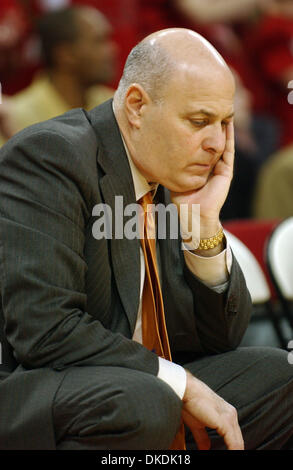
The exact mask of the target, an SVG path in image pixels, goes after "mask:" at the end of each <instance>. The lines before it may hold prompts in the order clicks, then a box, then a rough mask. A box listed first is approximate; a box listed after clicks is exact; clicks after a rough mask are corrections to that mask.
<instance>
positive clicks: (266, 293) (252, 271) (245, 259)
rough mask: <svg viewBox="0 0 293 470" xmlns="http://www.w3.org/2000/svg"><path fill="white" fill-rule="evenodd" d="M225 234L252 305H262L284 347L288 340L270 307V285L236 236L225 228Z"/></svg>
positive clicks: (256, 262)
mask: <svg viewBox="0 0 293 470" xmlns="http://www.w3.org/2000/svg"><path fill="white" fill-rule="evenodd" d="M225 235H226V238H227V241H228V243H229V245H230V247H231V249H232V252H233V253H234V255H235V258H236V259H237V261H238V263H239V265H240V267H241V269H242V272H243V275H244V278H245V281H246V285H247V288H248V290H249V293H250V295H251V300H252V303H253V305H262V306H263V307H264V311H265V313H266V314H267V316H268V318H269V319H270V321H271V323H272V325H273V328H274V330H275V332H276V335H277V337H278V340H279V343H280V346H281V347H282V348H286V347H287V343H288V341H286V338H285V336H284V334H283V331H282V329H281V327H280V324H279V319H278V318H277V316H276V314H275V312H274V310H273V308H272V305H271V291H270V287H269V285H268V282H267V279H266V277H265V275H264V272H263V270H262V268H261V266H260V264H259V262H258V260H257V259H256V257H255V256H254V254H253V253H252V252H251V251H250V249H249V248H248V247H247V246H246V245H245V244H244V243H243V242H242V241H241V240H239V238H238V237H236V236H235V235H233V234H232V233H230V232H229V231H227V230H225Z"/></svg>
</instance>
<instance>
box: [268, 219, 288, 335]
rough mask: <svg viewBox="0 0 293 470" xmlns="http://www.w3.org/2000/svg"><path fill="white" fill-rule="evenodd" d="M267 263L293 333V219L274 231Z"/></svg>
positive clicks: (280, 224) (269, 243)
mask: <svg viewBox="0 0 293 470" xmlns="http://www.w3.org/2000/svg"><path fill="white" fill-rule="evenodd" d="M266 262H267V266H268V270H269V273H270V276H271V279H272V282H273V284H274V286H275V289H276V291H277V294H278V296H279V299H280V303H281V305H282V309H283V313H284V316H285V317H286V318H287V320H288V322H289V324H290V327H291V329H292V331H293V312H292V304H293V217H289V218H288V219H285V220H283V221H282V222H280V223H279V224H278V225H277V227H275V229H274V230H273V232H272V234H271V236H270V238H269V240H268V243H267V249H266Z"/></svg>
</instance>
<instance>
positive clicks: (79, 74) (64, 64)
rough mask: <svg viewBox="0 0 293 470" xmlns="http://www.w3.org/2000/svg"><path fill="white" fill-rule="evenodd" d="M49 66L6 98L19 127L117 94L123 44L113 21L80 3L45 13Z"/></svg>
mask: <svg viewBox="0 0 293 470" xmlns="http://www.w3.org/2000/svg"><path fill="white" fill-rule="evenodd" d="M38 31H39V36H40V40H41V45H42V56H43V60H44V66H45V68H44V70H43V71H42V72H41V73H40V74H38V75H37V76H36V78H35V79H34V81H33V82H32V83H31V84H30V85H29V86H28V87H27V88H26V89H24V90H22V91H21V92H19V93H17V94H15V95H13V96H12V97H6V99H7V103H8V104H9V114H10V118H11V121H12V123H13V126H14V129H15V131H19V130H21V129H23V128H25V127H27V126H29V125H31V124H34V123H37V122H40V121H44V120H47V119H50V118H53V117H55V116H57V115H59V114H63V113H64V112H66V111H68V110H70V109H72V108H77V107H83V108H84V109H86V110H89V109H91V108H93V107H95V106H97V105H99V104H100V103H102V102H104V101H106V100H107V99H109V98H110V97H112V96H113V93H114V90H113V89H112V88H110V87H108V86H106V85H105V84H106V83H108V82H110V81H111V80H112V78H113V76H114V74H115V60H116V52H117V48H116V45H115V44H114V42H113V41H112V39H111V26H110V24H109V22H108V21H107V19H106V18H105V17H104V16H103V15H102V14H101V13H100V12H99V11H97V10H96V9H94V8H90V7H87V6H83V7H82V6H74V7H69V8H65V9H59V10H57V11H53V12H50V13H48V14H46V15H44V16H42V17H41V19H40V21H39V23H38Z"/></svg>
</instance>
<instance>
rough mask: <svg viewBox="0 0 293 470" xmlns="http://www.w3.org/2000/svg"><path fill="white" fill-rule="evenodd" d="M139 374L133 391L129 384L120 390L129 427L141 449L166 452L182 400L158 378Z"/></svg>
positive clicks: (173, 435) (176, 427)
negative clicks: (138, 441) (164, 450)
mask: <svg viewBox="0 0 293 470" xmlns="http://www.w3.org/2000/svg"><path fill="white" fill-rule="evenodd" d="M138 375H139V379H138V380H137V382H136V387H137V389H136V390H135V388H132V387H129V385H128V384H125V385H123V387H122V388H123V392H122V393H123V398H124V400H123V401H124V406H123V408H124V407H125V408H126V410H127V411H128V413H129V425H131V426H132V428H133V430H134V433H137V436H138V437H139V440H140V442H141V444H142V447H141V448H142V449H168V448H169V447H170V445H171V443H172V441H173V439H174V437H175V434H176V432H177V429H178V428H179V425H180V420H181V406H182V404H181V400H180V399H179V397H177V395H176V394H175V393H174V391H173V390H172V389H171V388H170V387H169V386H168V385H167V384H166V383H164V382H163V381H162V380H160V379H158V378H157V377H154V376H151V375H148V374H142V375H141V374H140V373H139V374H138ZM120 409H122V407H121V406H120Z"/></svg>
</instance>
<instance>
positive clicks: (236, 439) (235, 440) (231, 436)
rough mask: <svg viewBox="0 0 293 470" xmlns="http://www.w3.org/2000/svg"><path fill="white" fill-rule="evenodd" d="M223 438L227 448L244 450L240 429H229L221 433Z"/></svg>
mask: <svg viewBox="0 0 293 470" xmlns="http://www.w3.org/2000/svg"><path fill="white" fill-rule="evenodd" d="M223 438H224V441H225V444H226V446H227V449H228V450H244V441H243V437H242V434H241V431H239V432H237V431H235V430H232V429H229V430H228V431H227V432H226V433H224V434H223Z"/></svg>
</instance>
